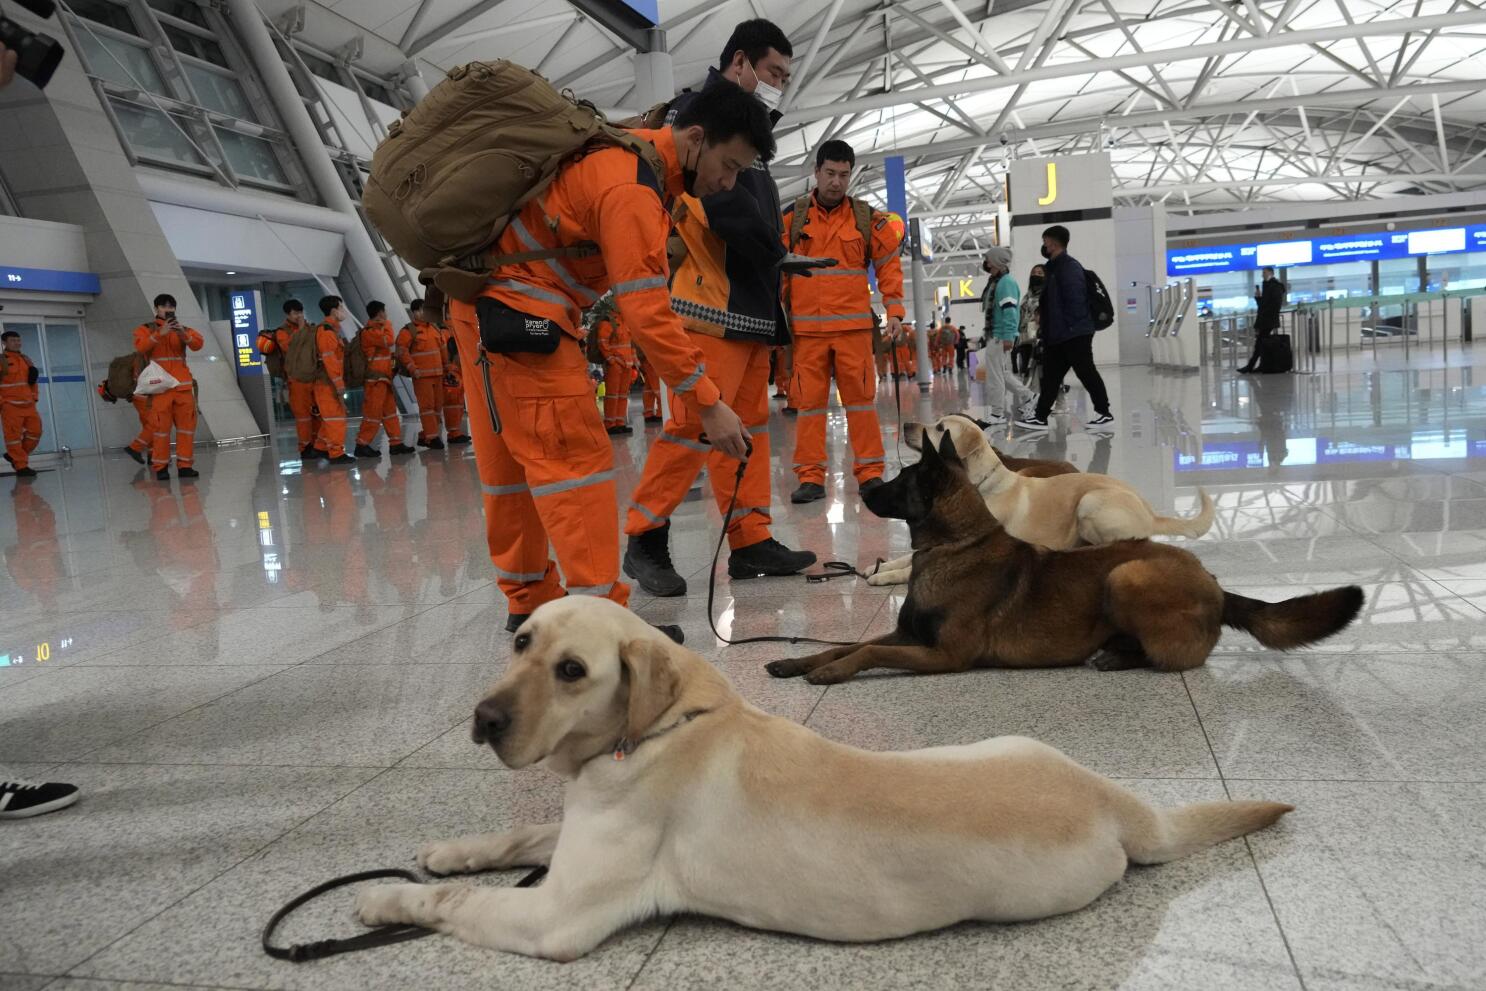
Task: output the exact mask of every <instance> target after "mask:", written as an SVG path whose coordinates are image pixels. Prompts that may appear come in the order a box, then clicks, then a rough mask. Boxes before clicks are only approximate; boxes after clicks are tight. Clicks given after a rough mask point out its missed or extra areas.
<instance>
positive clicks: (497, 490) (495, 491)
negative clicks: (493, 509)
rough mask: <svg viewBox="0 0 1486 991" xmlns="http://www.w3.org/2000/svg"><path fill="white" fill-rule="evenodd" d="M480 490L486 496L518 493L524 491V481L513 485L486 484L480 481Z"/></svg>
mask: <svg viewBox="0 0 1486 991" xmlns="http://www.w3.org/2000/svg"><path fill="white" fill-rule="evenodd" d="M480 491H481V492H483V493H485V494H486V495H488V496H504V495H520V494H521V493H523V492H525V491H526V483H525V482H517V483H516V484H515V485H486V484H485V483H484V482H481V483H480Z"/></svg>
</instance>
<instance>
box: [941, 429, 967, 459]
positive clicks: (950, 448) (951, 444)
mask: <svg viewBox="0 0 1486 991" xmlns="http://www.w3.org/2000/svg"><path fill="white" fill-rule="evenodd" d="M939 457H940V458H941V459H943V461H944V463H945V464H950V465H958V464H963V463H964V462H962V461H961V460H960V452H959V451H957V450H955V439H954V437H953V436H952V435H951V434H950V432H949V431H948V430H946V431H945V432H944V436H943V437H940V438H939Z"/></svg>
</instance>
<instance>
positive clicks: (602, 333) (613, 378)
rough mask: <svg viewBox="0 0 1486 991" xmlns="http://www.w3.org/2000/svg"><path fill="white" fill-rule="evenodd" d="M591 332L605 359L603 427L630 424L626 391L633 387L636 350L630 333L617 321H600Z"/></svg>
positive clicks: (627, 392)
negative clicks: (595, 336)
mask: <svg viewBox="0 0 1486 991" xmlns="http://www.w3.org/2000/svg"><path fill="white" fill-rule="evenodd" d="M593 332H594V333H595V334H597V335H599V351H601V352H602V353H603V355H604V426H605V427H622V426H625V425H626V424H628V423H629V390H630V386H632V385H634V384H635V346H634V344H633V343H632V342H631V339H630V335H629V331H628V330H626V329H625V328H624V324H623V323H622V322H620V321H618V320H600V321H599V322H598V323H597V324H595V325H594V328H593Z"/></svg>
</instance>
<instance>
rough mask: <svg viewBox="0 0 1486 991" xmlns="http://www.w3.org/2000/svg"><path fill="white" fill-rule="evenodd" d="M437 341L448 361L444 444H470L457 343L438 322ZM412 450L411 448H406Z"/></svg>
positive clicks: (450, 333) (452, 332) (448, 331)
mask: <svg viewBox="0 0 1486 991" xmlns="http://www.w3.org/2000/svg"><path fill="white" fill-rule="evenodd" d="M439 340H441V341H443V342H444V355H445V356H446V357H447V358H448V359H449V367H448V370H447V371H445V373H444V442H445V443H446V444H451V445H458V444H468V443H469V442H470V435H469V432H468V431H466V430H465V429H464V413H465V405H464V381H463V380H462V379H461V378H460V377H459V376H460V371H459V342H458V341H456V340H455V339H454V331H452V330H450V329H449V328H448V327H446V326H444V322H443V321H440V322H439ZM408 450H412V448H408Z"/></svg>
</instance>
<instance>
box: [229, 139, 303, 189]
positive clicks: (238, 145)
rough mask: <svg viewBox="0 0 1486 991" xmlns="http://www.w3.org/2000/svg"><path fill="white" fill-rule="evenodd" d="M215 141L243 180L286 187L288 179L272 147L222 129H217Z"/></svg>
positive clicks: (259, 140)
mask: <svg viewBox="0 0 1486 991" xmlns="http://www.w3.org/2000/svg"><path fill="white" fill-rule="evenodd" d="M217 140H219V141H221V142H222V150H223V151H224V152H226V153H227V163H228V164H229V165H231V166H232V170H233V171H234V172H236V173H237V174H238V175H240V176H242V177H243V178H245V179H262V180H264V181H265V182H276V183H279V184H281V185H285V186H287V185H288V184H289V179H288V177H287V176H285V175H284V170H283V169H282V168H281V167H280V166H279V159H278V156H277V155H275V154H274V151H273V146H272V145H270V144H269V143H268V142H267V141H263V140H261V139H259V138H250V137H248V136H247V135H246V134H238V133H236V132H235V131H228V130H226V129H224V128H220V127H219V128H217Z"/></svg>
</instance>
